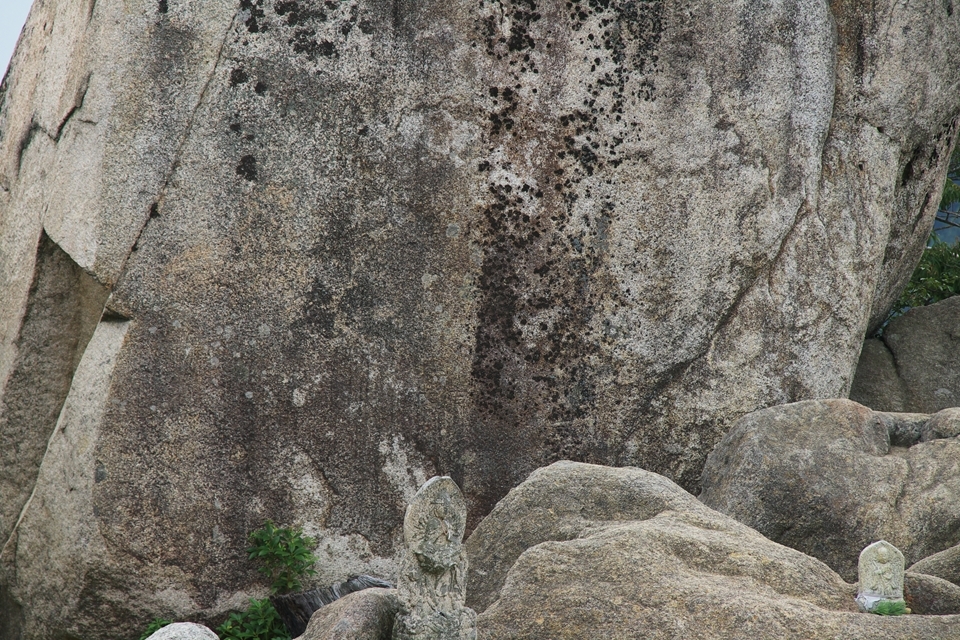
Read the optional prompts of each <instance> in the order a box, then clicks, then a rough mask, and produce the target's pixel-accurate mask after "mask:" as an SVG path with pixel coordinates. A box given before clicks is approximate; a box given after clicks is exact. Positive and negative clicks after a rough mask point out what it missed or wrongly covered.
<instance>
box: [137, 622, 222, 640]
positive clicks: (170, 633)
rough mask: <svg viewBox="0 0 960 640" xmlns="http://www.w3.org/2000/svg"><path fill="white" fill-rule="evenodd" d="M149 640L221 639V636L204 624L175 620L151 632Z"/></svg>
mask: <svg viewBox="0 0 960 640" xmlns="http://www.w3.org/2000/svg"><path fill="white" fill-rule="evenodd" d="M147 640H219V638H217V634H215V633H214V632H213V631H211V630H210V629H209V628H207V627H205V626H203V625H202V624H195V623H193V622H174V623H173V624H168V625H167V626H165V627H163V628H161V629H160V630H158V631H156V632H154V633H151V634H150V635H149V636H148V637H147Z"/></svg>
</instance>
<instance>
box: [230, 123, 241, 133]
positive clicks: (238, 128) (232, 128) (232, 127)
mask: <svg viewBox="0 0 960 640" xmlns="http://www.w3.org/2000/svg"><path fill="white" fill-rule="evenodd" d="M230 131H233V132H234V133H236V134H237V135H240V133H242V132H243V125H242V124H240V123H239V122H234V123H231V124H230Z"/></svg>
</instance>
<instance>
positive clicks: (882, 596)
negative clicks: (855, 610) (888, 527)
mask: <svg viewBox="0 0 960 640" xmlns="http://www.w3.org/2000/svg"><path fill="white" fill-rule="evenodd" d="M905 569H906V566H905V564H904V560H903V554H902V553H901V552H900V550H899V549H897V548H896V547H895V546H893V545H892V544H890V543H889V542H887V541H886V540H878V541H877V542H874V543H873V544H871V545H868V546H867V547H866V548H865V549H864V550H863V551H861V552H860V560H859V561H858V564H857V577H858V580H857V604H858V605H860V608H861V609H862V610H863V611H866V612H869V613H872V612H874V611H875V610H876V609H877V606H878V605H879V604H880V603H881V602H885V601H886V602H897V603H900V604H903V573H904V570H905Z"/></svg>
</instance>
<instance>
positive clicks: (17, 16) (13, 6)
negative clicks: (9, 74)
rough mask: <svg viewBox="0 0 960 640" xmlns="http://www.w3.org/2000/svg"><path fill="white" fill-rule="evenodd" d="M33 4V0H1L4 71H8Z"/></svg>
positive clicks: (0, 54)
mask: <svg viewBox="0 0 960 640" xmlns="http://www.w3.org/2000/svg"><path fill="white" fill-rule="evenodd" d="M31 4H33V0H0V69H3V73H6V70H7V64H9V63H10V56H12V55H13V48H14V47H15V46H16V45H17V38H19V37H20V29H22V28H23V23H24V21H26V19H27V12H28V11H30V5H31ZM2 75H3V74H2V73H0V76H2Z"/></svg>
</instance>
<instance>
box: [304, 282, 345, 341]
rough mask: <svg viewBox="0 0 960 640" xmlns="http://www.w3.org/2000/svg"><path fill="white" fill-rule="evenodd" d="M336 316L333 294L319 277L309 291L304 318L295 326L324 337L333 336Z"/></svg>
mask: <svg viewBox="0 0 960 640" xmlns="http://www.w3.org/2000/svg"><path fill="white" fill-rule="evenodd" d="M336 317H337V314H336V310H335V308H334V305H333V294H332V293H331V291H330V289H329V288H328V287H327V286H326V285H325V284H324V283H323V281H322V280H320V279H319V278H317V279H316V280H314V282H313V284H312V285H311V287H310V290H309V291H308V292H307V295H306V300H305V302H304V305H303V316H302V319H301V321H300V322H299V323H297V324H296V325H295V326H296V327H303V328H306V329H307V330H308V331H311V333H312V332H314V331H315V332H316V333H317V334H319V336H320V337H322V338H332V337H333V333H334V321H335V320H336Z"/></svg>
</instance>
